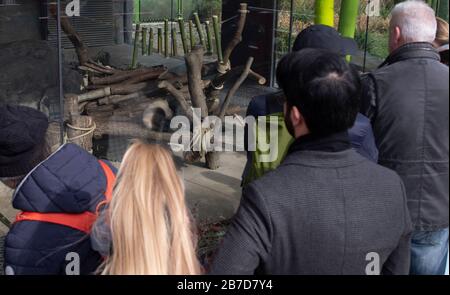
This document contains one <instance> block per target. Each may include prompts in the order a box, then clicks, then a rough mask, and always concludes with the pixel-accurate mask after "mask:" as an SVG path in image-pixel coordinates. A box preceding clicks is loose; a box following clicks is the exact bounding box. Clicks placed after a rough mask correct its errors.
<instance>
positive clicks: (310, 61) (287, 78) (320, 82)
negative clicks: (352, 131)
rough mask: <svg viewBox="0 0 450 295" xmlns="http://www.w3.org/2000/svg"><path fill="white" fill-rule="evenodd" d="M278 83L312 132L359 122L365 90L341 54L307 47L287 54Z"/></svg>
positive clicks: (327, 131) (325, 132)
mask: <svg viewBox="0 0 450 295" xmlns="http://www.w3.org/2000/svg"><path fill="white" fill-rule="evenodd" d="M277 80H278V84H279V85H280V86H281V88H282V89H283V91H284V93H285V96H286V99H287V101H286V102H287V105H288V106H295V107H297V108H298V110H299V111H300V113H301V115H302V116H303V117H304V119H305V122H306V125H307V127H308V129H309V131H310V133H312V134H316V135H319V136H325V135H329V134H332V133H337V132H342V131H346V130H347V129H349V128H351V127H352V126H353V124H354V122H355V119H356V116H357V113H358V109H359V101H360V100H359V99H360V92H361V82H360V78H359V75H358V73H357V72H356V70H354V69H353V68H352V67H351V66H350V65H349V64H348V63H347V62H346V61H345V60H344V59H342V58H341V57H340V56H339V55H338V54H335V53H331V52H329V51H327V50H322V49H304V50H301V51H299V52H294V53H290V54H288V55H286V56H285V57H283V58H282V59H281V61H280V63H279V64H278V69H277Z"/></svg>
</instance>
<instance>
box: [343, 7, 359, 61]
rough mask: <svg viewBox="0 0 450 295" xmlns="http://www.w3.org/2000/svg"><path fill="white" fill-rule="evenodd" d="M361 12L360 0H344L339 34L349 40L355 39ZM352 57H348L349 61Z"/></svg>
mask: <svg viewBox="0 0 450 295" xmlns="http://www.w3.org/2000/svg"><path fill="white" fill-rule="evenodd" d="M358 11H359V0H342V1H341V11H340V15H339V28H338V30H339V33H341V35H342V36H344V37H348V38H352V39H354V38H355V31H356V21H357V17H358ZM350 60H351V56H347V61H350Z"/></svg>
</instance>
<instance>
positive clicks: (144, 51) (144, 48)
mask: <svg viewBox="0 0 450 295" xmlns="http://www.w3.org/2000/svg"><path fill="white" fill-rule="evenodd" d="M147 32H148V29H147V28H142V55H147Z"/></svg>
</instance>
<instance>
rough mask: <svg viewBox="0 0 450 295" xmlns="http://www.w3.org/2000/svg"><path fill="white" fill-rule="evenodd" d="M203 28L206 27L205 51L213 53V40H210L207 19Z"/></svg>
mask: <svg viewBox="0 0 450 295" xmlns="http://www.w3.org/2000/svg"><path fill="white" fill-rule="evenodd" d="M205 29H206V41H207V42H206V50H207V53H213V45H212V44H213V41H212V34H211V27H210V23H209V20H207V21H205Z"/></svg>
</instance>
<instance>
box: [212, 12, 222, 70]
mask: <svg viewBox="0 0 450 295" xmlns="http://www.w3.org/2000/svg"><path fill="white" fill-rule="evenodd" d="M213 28H214V38H215V39H216V52H217V59H218V60H219V63H223V52H222V41H221V37H220V24H219V17H218V16H217V15H213Z"/></svg>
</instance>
